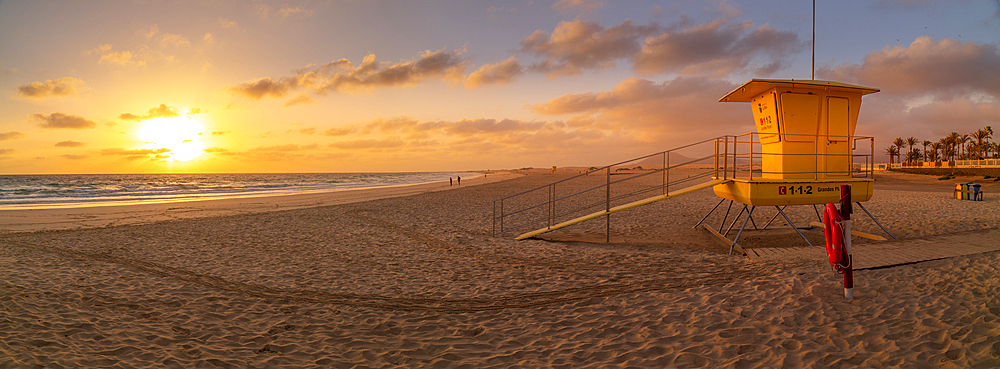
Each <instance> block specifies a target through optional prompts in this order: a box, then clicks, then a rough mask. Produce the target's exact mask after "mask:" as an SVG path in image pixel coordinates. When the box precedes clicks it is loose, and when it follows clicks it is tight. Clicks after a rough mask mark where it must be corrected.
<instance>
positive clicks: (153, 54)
mask: <svg viewBox="0 0 1000 369" xmlns="http://www.w3.org/2000/svg"><path fill="white" fill-rule="evenodd" d="M83 54H84V55H100V58H98V60H97V63H98V64H110V65H118V66H124V67H144V66H146V65H147V64H150V63H156V62H161V61H163V62H167V63H172V62H174V61H175V60H176V58H174V57H173V56H172V55H166V54H164V53H162V52H160V51H155V50H152V49H150V48H149V47H148V46H145V45H143V46H141V47H140V48H139V49H138V50H136V51H135V52H134V53H133V52H132V51H127V50H126V51H111V45H110V44H101V45H100V46H98V47H96V48H94V49H90V50H86V51H84V52H83Z"/></svg>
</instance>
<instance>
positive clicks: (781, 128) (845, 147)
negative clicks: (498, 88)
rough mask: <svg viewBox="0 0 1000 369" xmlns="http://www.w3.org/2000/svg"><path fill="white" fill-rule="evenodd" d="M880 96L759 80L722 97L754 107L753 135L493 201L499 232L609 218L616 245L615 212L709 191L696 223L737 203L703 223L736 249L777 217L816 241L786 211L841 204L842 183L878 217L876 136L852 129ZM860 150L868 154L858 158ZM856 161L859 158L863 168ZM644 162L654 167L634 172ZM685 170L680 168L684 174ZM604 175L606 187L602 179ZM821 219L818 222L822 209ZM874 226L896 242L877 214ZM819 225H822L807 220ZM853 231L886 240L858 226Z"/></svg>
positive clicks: (819, 84)
mask: <svg viewBox="0 0 1000 369" xmlns="http://www.w3.org/2000/svg"><path fill="white" fill-rule="evenodd" d="M878 91H879V90H878V89H876V88H870V87H862V86H854V85H849V84H844V83H839V82H829V81H817V80H791V79H788V80H786V79H752V80H750V81H748V82H746V83H744V84H743V85H741V86H740V87H739V88H737V89H735V90H733V91H731V92H729V93H728V94H726V95H725V96H723V97H722V99H720V100H719V101H721V102H747V103H750V107H751V109H752V110H753V117H754V122H755V126H756V128H757V129H756V132H751V133H746V134H741V135H726V136H720V137H716V138H711V139H707V140H703V141H699V142H695V143H692V144H688V145H684V146H680V147H676V148H673V149H670V150H666V151H662V152H659V153H654V154H650V155H646V156H642V157H639V158H634V159H631V160H626V161H622V162H619V163H615V164H611V165H607V166H604V167H601V168H592V169H590V170H588V171H587V172H586V173H582V174H579V175H577V176H573V177H569V178H565V179H561V180H558V181H555V182H552V183H550V184H548V185H545V186H540V187H537V188H533V189H529V190H527V191H524V192H521V193H518V194H515V195H511V196H507V197H504V198H501V199H498V200H495V201H494V203H493V228H494V231H493V233H494V234H495V235H499V234H502V233H506V232H515V231H517V232H524V231H527V232H524V233H520V234H519V235H517V236H516V239H519V240H520V239H527V238H532V237H536V236H539V235H541V234H543V233H547V232H551V231H554V230H558V229H562V228H566V227H569V226H573V225H575V224H579V223H582V222H586V221H589V220H593V219H598V218H603V219H605V220H606V234H607V239H608V242H610V238H611V236H610V234H611V225H610V224H611V221H610V216H611V215H612V214H614V213H618V212H622V211H626V210H629V209H634V208H636V207H640V206H644V205H648V204H652V203H654V202H658V201H662V200H667V199H671V198H674V197H678V196H683V195H686V194H690V193H693V192H697V191H700V190H703V189H708V188H712V189H713V191H714V192H715V194H716V195H717V196H719V197H721V200H720V201H719V203H718V204H716V205H715V207H714V208H712V210H711V211H709V213H708V214H706V215H705V217H704V218H702V219H701V221H699V222H698V223H697V224H695V227H698V226H699V225H701V224H702V223H704V222H705V221H706V220H707V219H708V218H709V216H711V215H712V214H713V213H714V212H715V211H716V210H717V209H719V206H720V205H722V204H723V202H725V201H726V200H730V203H729V208H727V210H726V215H724V216H723V217H722V222H721V224H720V226H719V227H718V229H713V228H712V227H708V226H707V225H706V226H705V227H704V228H705V229H706V230H709V231H711V232H712V233H713V234H715V235H716V236H718V237H720V239H722V240H725V242H726V243H727V244H731V247H730V253H732V252H733V250H734V248H739V247H740V246H739V244H738V243H737V241H738V240H739V238H740V234H742V233H743V231H744V230H746V228H747V225H748V224H752V225H753V228H754V229H768V226H769V225H770V224H771V222H772V221H774V220H775V219H776V218H777V217H778V216H779V215H781V216H783V217H784V219H785V222H787V223H788V225H789V227H790V228H792V229H794V230H795V231H796V232H798V233H799V235H801V236H802V238H803V239H805V240H806V242H807V243H809V244H810V245H811V244H812V243H811V242H809V239H808V238H806V237H805V235H803V234H802V232H800V231H799V227H797V226H795V225H794V224H793V223H792V221H791V219H789V217H788V216H787V215H786V214H785V213H784V210H783V209H784V208H785V207H786V206H790V205H816V204H826V203H831V202H839V201H840V200H841V197H842V194H841V185H850V188H851V200H852V201H853V202H856V203H857V204H858V207H859V208H860V209H862V210H864V212H865V213H867V214H868V215H869V217H871V213H869V212H868V210H867V209H865V208H864V206H862V205H861V202H864V201H868V200H869V199H870V198H871V197H872V187H873V184H874V181H875V180H874V179H873V178H872V177H873V172H872V168H873V166H874V163H873V161H874V153H875V143H874V142H875V141H874V137H861V136H857V135H856V134H855V127H856V126H857V124H858V113H859V112H860V108H861V98H862V96H864V95H867V94H871V93H875V92H878ZM859 143H860V144H861V145H859ZM712 146H714V148H713V147H712ZM859 146H860V148H861V149H862V150H860V151H862V152H863V153H861V154H857V153H855V149H857V148H859ZM713 150H714V153H711V152H712V151H713ZM865 152H866V153H865ZM681 153H684V154H681ZM706 153H710V154H708V155H705V154H706ZM679 154H680V155H679ZM856 159H861V161H862V162H861V163H856V161H857V160H856ZM713 162H714V165H711V163H713ZM705 163H709V164H710V165H708V166H706V165H705ZM643 165H646V166H647V167H650V169H643V170H634V168H642V166H643ZM626 168H629V170H624V169H626ZM623 170H624V172H623ZM679 170H680V171H682V172H680V173H677V171H679ZM672 173H677V174H672ZM591 174H594V176H591ZM599 176H600V177H603V180H602V181H601V182H603V183H595V181H598V180H599V179H598V178H595V177H599ZM613 176H614V178H613ZM734 202H738V203H741V204H743V209H742V210H740V211H739V213H738V214H736V217H735V218H734V219H732V223H730V224H728V229H726V225H727V220H729V216H730V210H731V209H732V205H733V203H734ZM759 206H774V207H775V209H776V210H777V212H776V214H774V216H773V217H771V219H770V220H769V221H767V223H766V224H764V226H763V227H758V226H757V225H756V223H754V222H755V221H754V219H753V217H752V215H753V211H754V209H755V208H756V207H759ZM814 209H815V206H814ZM816 213H817V217H819V211H818V210H817V211H816ZM743 214H746V217H745V218H743V220H742V222H743V223H742V224H743V225H742V226H741V227H740V228H739V229H738V233H737V234H736V237H735V238H734V239H729V238H728V234H729V232H730V231H732V230H733V228H734V227H735V226H736V223H737V222H738V221H739V220H740V218H741V217H742V216H743ZM819 218H820V219H819V220H822V217H819ZM872 220H874V221H875V223H876V224H878V226H879V227H880V228H882V230H883V231H885V233H886V234H888V235H889V236H892V234H891V233H889V231H888V230H886V229H885V227H882V225H881V224H879V223H878V221H877V220H875V218H874V217H872ZM817 224H820V225H819V226H822V223H816V222H812V223H810V225H811V226H816V225H817ZM772 229H773V228H772ZM852 234H854V235H860V236H863V237H869V238H876V239H884V238H882V237H880V236H875V235H871V234H865V233H862V232H856V231H853V230H852Z"/></svg>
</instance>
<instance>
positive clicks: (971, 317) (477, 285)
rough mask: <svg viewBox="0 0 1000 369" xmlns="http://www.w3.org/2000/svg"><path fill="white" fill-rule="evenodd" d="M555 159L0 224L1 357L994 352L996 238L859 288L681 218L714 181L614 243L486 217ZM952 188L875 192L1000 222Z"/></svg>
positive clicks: (934, 228)
mask: <svg viewBox="0 0 1000 369" xmlns="http://www.w3.org/2000/svg"><path fill="white" fill-rule="evenodd" d="M543 173H545V172H542V171H537V172H534V173H533V174H531V175H528V176H525V177H518V178H515V179H511V180H507V181H503V182H493V183H481V184H479V185H472V184H473V183H470V185H468V186H466V185H463V186H462V187H461V188H452V189H450V190H448V191H436V192H422V193H417V194H413V195H412V196H405V197H393V198H383V199H377V200H367V201H362V202H348V201H347V200H343V199H342V201H341V202H335V201H336V200H334V199H332V198H331V199H327V200H317V199H312V200H310V201H327V202H325V203H324V205H322V206H316V207H312V206H309V205H308V204H307V203H304V202H303V203H299V204H300V205H299V206H294V207H293V206H290V208H291V209H289V210H278V211H264V208H265V207H266V206H259V207H255V208H254V209H255V210H253V211H250V210H247V211H236V210H232V209H234V208H233V207H232V206H231V205H224V206H222V207H221V208H222V209H229V210H221V211H217V212H214V213H213V212H211V211H207V210H206V211H203V212H202V213H201V214H200V215H201V216H199V217H189V218H182V219H174V220H168V221H155V222H153V221H150V218H145V216H143V217H142V218H145V219H146V220H145V221H135V222H130V223H129V224H126V225H117V224H120V223H116V222H110V223H94V224H83V223H80V224H75V225H74V226H73V227H74V228H77V227H79V228H78V229H64V228H66V227H64V226H59V225H52V224H49V225H45V223H44V222H41V223H35V224H36V225H35V226H32V227H35V228H39V227H41V228H43V229H44V227H50V228H51V229H54V230H43V229H35V230H36V231H35V232H18V231H17V230H16V229H9V228H8V229H7V233H5V234H3V235H0V270H3V271H4V273H3V275H2V277H0V368H8V367H10V368H21V367H34V366H38V365H40V366H44V367H162V366H167V367H239V368H243V367H255V368H268V367H294V368H300V367H316V368H326V367H400V366H401V367H443V368H455V367H469V368H483V367H486V368H489V367H497V368H500V367H504V368H505V367H511V366H521V367H573V368H577V367H594V368H597V367H601V368H603V367H628V366H632V367H705V366H710V367H738V368H746V367H767V368H772V367H848V366H850V367H855V366H861V367H875V368H882V367H956V368H968V367H973V368H993V367H997V366H1000V320H998V316H1000V300H998V299H997V298H996V296H997V295H998V292H1000V279H998V278H997V274H998V270H997V269H998V266H1000V254H997V253H987V254H979V255H973V256H964V257H957V258H952V259H947V260H938V261H931V262H925V263H919V264H913V265H907V266H899V267H893V268H886V269H878V270H864V271H859V272H857V273H856V283H857V286H856V295H857V298H856V299H855V300H853V301H849V300H845V299H844V298H843V296H842V294H841V293H842V289H841V285H840V284H839V277H838V276H836V275H834V274H833V273H832V272H831V271H830V269H829V266H828V265H826V264H824V263H823V262H822V261H821V260H814V261H812V260H799V261H785V262H775V263H767V264H763V263H754V262H751V261H749V260H747V259H743V258H737V257H732V256H728V255H724V254H723V253H722V251H723V250H722V247H721V246H719V245H718V244H716V243H715V242H714V241H713V240H712V239H711V238H710V236H708V235H707V234H705V233H703V231H699V230H693V229H690V226H691V225H692V224H693V223H694V222H697V220H698V219H700V217H701V216H702V215H703V214H705V213H706V212H707V210H708V209H710V208H711V207H712V206H713V205H714V204H715V202H716V201H717V200H714V199H715V197H714V195H712V194H711V192H710V191H703V192H699V193H696V194H692V195H688V196H685V197H682V198H678V199H674V200H670V201H664V202H661V203H657V204H654V205H650V206H647V207H644V208H642V209H639V210H636V211H633V212H624V213H620V214H621V215H616V216H615V217H614V218H613V219H612V229H613V235H612V243H610V244H605V243H602V242H596V241H598V240H600V241H603V238H604V234H603V230H604V227H605V226H604V224H603V223H602V222H600V221H598V222H596V223H594V224H586V223H585V224H581V225H579V226H574V227H571V228H567V229H566V230H565V231H560V232H561V233H560V232H554V233H553V234H549V235H547V236H546V238H548V240H537V239H536V240H527V241H520V242H519V241H512V240H511V239H510V237H493V236H492V235H491V232H492V223H491V220H490V214H489V211H490V210H489V209H490V208H491V201H492V200H493V199H495V198H498V197H501V196H505V195H508V194H512V193H515V192H517V191H520V190H523V189H527V188H530V187H532V186H536V185H540V184H544V183H547V182H548V181H550V180H552V179H553V178H558V177H559V176H560V175H564V174H558V173H557V174H543ZM931 180H932V179H931ZM463 182H464V181H463ZM883 183H884V184H885V185H884V186H885V188H881V187H879V186H883ZM951 185H952V186H953V183H951ZM987 191H994V192H993V193H996V191H995V190H993V189H991V188H987ZM370 195H371V198H376V197H379V196H377V194H375V193H372V194H370ZM949 195H950V193H949V192H948V187H947V183H936V182H930V180H928V179H927V178H924V177H919V176H909V175H897V174H888V175H885V176H884V177H882V180H880V182H879V184H878V185H877V187H876V196H875V198H873V199H872V200H871V201H870V202H869V204H868V207H869V210H872V211H873V212H874V213H876V214H877V215H879V217H880V220H882V221H883V224H886V225H887V226H889V227H890V229H891V230H893V231H894V232H895V233H897V235H898V236H905V237H918V236H921V235H929V234H937V233H943V232H962V231H968V230H976V229H982V228H991V227H997V226H998V223H1000V216H998V214H1000V197H996V196H990V195H988V196H987V198H986V201H984V202H979V203H973V202H963V201H957V200H952V199H950V198H949ZM675 200H676V201H675ZM267 201H268V200H266V199H257V200H255V202H259V203H267ZM275 201H280V200H275ZM206 204H207V203H206ZM199 206H207V207H206V208H205V209H208V208H211V206H209V205H199ZM227 206H229V207H227ZM278 208H281V205H279V206H278ZM146 211H151V210H146ZM160 211H164V210H160ZM154 213H155V211H154ZM205 215H208V216H205ZM793 216H795V217H801V218H803V219H805V218H808V217H810V216H814V215H811V210H810V209H804V210H800V211H797V212H795V213H794V215H793ZM111 218H114V217H113V216H111V217H110V218H105V220H107V219H111ZM5 219H11V218H5ZM158 219H159V218H152V220H158ZM859 223H861V222H859ZM37 224H42V225H37ZM105 225H110V226H105ZM94 226H98V227H94ZM867 226H870V225H866V224H863V223H862V224H859V227H867ZM29 228H30V227H29ZM795 237H797V236H795ZM810 237H815V235H814V234H813V235H810ZM799 241H801V240H799ZM748 242H775V243H777V244H780V243H782V242H787V243H792V242H796V241H795V240H794V237H791V236H789V237H785V238H782V237H778V238H777V240H771V241H768V240H748ZM778 246H780V245H778ZM724 251H728V250H724Z"/></svg>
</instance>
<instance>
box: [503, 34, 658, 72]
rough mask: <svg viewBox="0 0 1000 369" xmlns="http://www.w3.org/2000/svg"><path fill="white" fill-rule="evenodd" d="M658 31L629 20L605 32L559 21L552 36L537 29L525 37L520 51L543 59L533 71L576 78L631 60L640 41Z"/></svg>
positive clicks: (533, 67) (637, 50)
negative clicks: (586, 72) (618, 61)
mask: <svg viewBox="0 0 1000 369" xmlns="http://www.w3.org/2000/svg"><path fill="white" fill-rule="evenodd" d="M658 28H659V27H658V26H656V25H651V24H648V25H636V24H635V23H634V22H632V21H631V20H626V21H625V22H622V24H620V25H617V26H614V27H611V28H607V29H605V28H604V27H601V26H600V25H598V24H597V23H594V22H588V21H580V20H576V21H572V22H560V23H559V25H558V26H556V28H555V30H553V31H552V34H551V35H549V34H547V33H545V32H544V31H541V30H538V31H535V32H534V33H532V34H531V35H529V36H528V37H525V38H524V39H523V40H521V51H523V52H526V53H530V54H534V55H537V56H541V57H543V58H544V59H545V60H544V61H542V62H540V63H537V64H534V65H533V66H532V69H534V70H536V71H541V72H545V73H548V74H549V76H550V77H558V76H572V75H578V74H580V73H581V71H582V70H583V69H607V68H611V67H613V66H614V65H615V61H616V60H618V59H623V58H625V59H629V58H633V57H634V56H635V55H636V53H638V52H639V50H640V48H641V45H640V41H641V40H642V39H643V38H644V37H646V36H649V35H652V34H654V33H656V32H657V30H658Z"/></svg>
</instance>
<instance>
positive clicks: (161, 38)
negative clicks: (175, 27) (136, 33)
mask: <svg viewBox="0 0 1000 369" xmlns="http://www.w3.org/2000/svg"><path fill="white" fill-rule="evenodd" d="M143 35H144V36H146V38H147V39H150V40H156V41H158V42H159V43H160V46H161V47H165V48H166V47H174V48H177V47H187V46H191V41H188V39H187V38H186V37H184V36H181V35H175V34H171V33H160V27H159V26H157V25H155V24H154V25H153V26H152V27H150V29H149V32H146V33H143Z"/></svg>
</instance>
